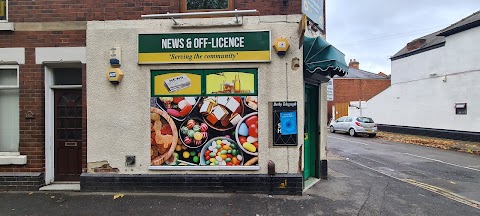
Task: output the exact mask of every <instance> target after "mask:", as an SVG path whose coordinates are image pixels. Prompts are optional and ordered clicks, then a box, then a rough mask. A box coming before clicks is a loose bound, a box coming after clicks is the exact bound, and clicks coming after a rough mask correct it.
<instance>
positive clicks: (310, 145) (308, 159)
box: [303, 85, 319, 180]
mask: <svg viewBox="0 0 480 216" xmlns="http://www.w3.org/2000/svg"><path fill="white" fill-rule="evenodd" d="M318 131H319V128H318V86H313V85H305V142H304V143H305V144H304V146H305V147H304V156H305V157H304V165H305V167H304V171H303V178H304V179H305V180H306V179H308V178H310V177H315V178H317V177H318V170H319V168H318V166H317V164H318V161H319V155H318V149H319V140H318Z"/></svg>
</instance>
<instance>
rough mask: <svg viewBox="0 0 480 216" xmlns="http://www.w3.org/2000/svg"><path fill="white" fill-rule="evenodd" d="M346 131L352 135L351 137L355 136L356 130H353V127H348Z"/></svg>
mask: <svg viewBox="0 0 480 216" xmlns="http://www.w3.org/2000/svg"><path fill="white" fill-rule="evenodd" d="M348 133H349V134H350V136H352V137H354V136H357V132H355V129H353V128H350V130H349V131H348Z"/></svg>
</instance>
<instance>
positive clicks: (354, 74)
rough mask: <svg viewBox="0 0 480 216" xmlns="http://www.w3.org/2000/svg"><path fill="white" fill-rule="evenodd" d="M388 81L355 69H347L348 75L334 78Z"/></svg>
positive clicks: (382, 77) (380, 76) (383, 77)
mask: <svg viewBox="0 0 480 216" xmlns="http://www.w3.org/2000/svg"><path fill="white" fill-rule="evenodd" d="M337 78H340V79H390V78H388V77H385V76H382V75H378V74H375V73H372V72H368V71H364V70H360V69H355V68H351V67H350V68H348V73H347V74H345V76H343V77H335V79H337Z"/></svg>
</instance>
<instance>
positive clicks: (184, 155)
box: [169, 143, 200, 166]
mask: <svg viewBox="0 0 480 216" xmlns="http://www.w3.org/2000/svg"><path fill="white" fill-rule="evenodd" d="M174 154H177V155H178V158H177V160H176V163H172V164H169V165H177V166H187V165H193V166H198V164H199V162H200V148H198V149H189V148H188V147H187V146H186V145H184V144H183V143H180V144H178V145H177V147H176V148H175V153H174Z"/></svg>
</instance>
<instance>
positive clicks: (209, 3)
mask: <svg viewBox="0 0 480 216" xmlns="http://www.w3.org/2000/svg"><path fill="white" fill-rule="evenodd" d="M180 2H181V6H182V12H195V11H216V10H233V0H181V1H180Z"/></svg>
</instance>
